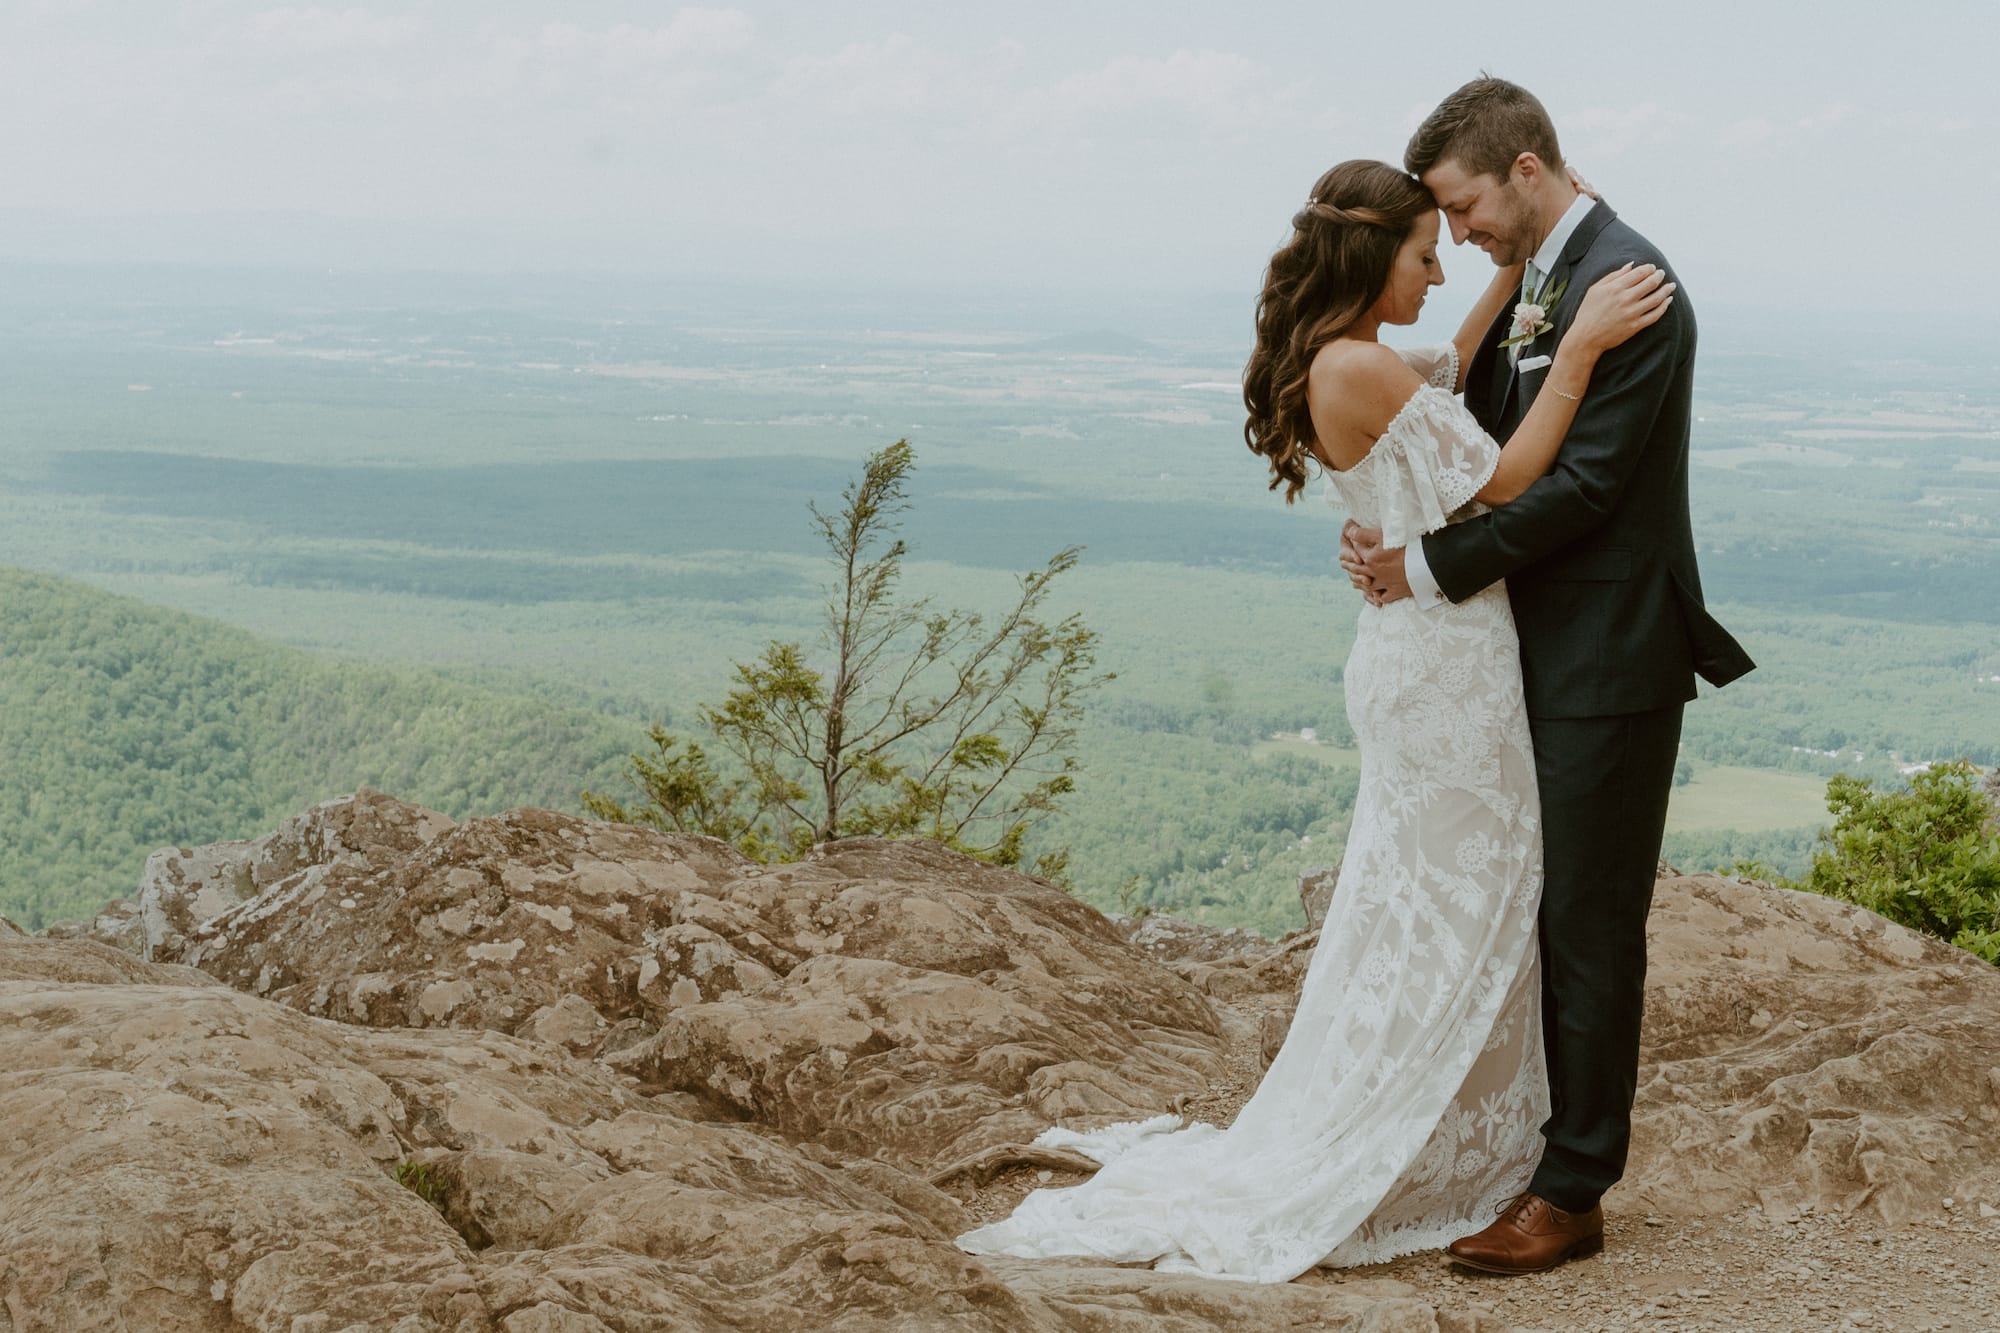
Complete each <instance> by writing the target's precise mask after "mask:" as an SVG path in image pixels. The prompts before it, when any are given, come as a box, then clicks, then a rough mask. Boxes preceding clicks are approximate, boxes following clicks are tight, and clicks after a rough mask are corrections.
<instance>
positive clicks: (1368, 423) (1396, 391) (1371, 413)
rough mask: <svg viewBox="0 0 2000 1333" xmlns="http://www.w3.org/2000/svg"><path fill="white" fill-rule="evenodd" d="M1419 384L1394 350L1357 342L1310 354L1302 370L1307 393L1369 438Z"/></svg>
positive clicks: (1385, 424) (1340, 342) (1420, 379)
mask: <svg viewBox="0 0 2000 1333" xmlns="http://www.w3.org/2000/svg"><path fill="white" fill-rule="evenodd" d="M1423 383H1424V380H1423V377H1422V376H1420V375H1418V374H1417V372H1416V371H1414V370H1412V369H1411V368H1410V366H1409V363H1408V362H1406V361H1404V360H1403V358H1402V357H1401V356H1399V355H1397V353H1396V351H1395V349H1394V348H1390V347H1384V346H1383V345H1382V344H1381V343H1378V342H1371V341H1364V340H1362V339H1359V338H1335V339H1334V340H1333V341H1332V342H1330V343H1328V344H1327V345H1326V346H1324V347H1322V348H1320V349H1319V351H1318V352H1317V353H1316V354H1315V355H1314V356H1313V362H1312V368H1311V369H1310V370H1309V371H1308V372H1307V393H1308V395H1309V396H1310V397H1312V398H1313V399H1315V400H1317V402H1319V403H1323V404H1325V405H1326V407H1327V408H1328V409H1330V410H1331V411H1332V412H1333V413H1334V414H1335V415H1337V416H1338V417H1339V418H1341V419H1343V420H1345V421H1348V422H1352V423H1353V424H1354V425H1356V426H1358V427H1360V428H1361V429H1362V430H1363V431H1364V432H1366V433H1367V434H1368V435H1369V436H1370V437H1371V438H1372V437H1373V436H1376V435H1380V434H1381V433H1382V431H1383V430H1385V429H1386V428H1387V427H1388V425H1389V423H1390V421H1392V420H1394V419H1395V416H1396V413H1398V412H1400V411H1401V410H1402V408H1403V404H1405V403H1407V402H1409V401H1410V395H1411V394H1413V393H1415V392H1416V391H1417V390H1418V389H1419V388H1421V387H1422V386H1423Z"/></svg>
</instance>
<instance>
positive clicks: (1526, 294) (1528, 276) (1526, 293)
mask: <svg viewBox="0 0 2000 1333" xmlns="http://www.w3.org/2000/svg"><path fill="white" fill-rule="evenodd" d="M1541 286H1542V271H1541V270H1540V269H1538V268H1536V267H1535V261H1534V260H1532V259H1530V260H1529V261H1528V265H1527V267H1526V268H1524V269H1522V270H1521V303H1522V304H1523V305H1526V304H1527V303H1528V302H1529V301H1532V300H1534V299H1535V293H1536V292H1537V291H1539V290H1541ZM1525 345H1526V344H1524V343H1515V344H1514V345H1513V346H1512V347H1509V348H1508V349H1507V354H1508V359H1509V361H1510V363H1512V362H1518V361H1520V359H1521V348H1522V347H1523V346H1525Z"/></svg>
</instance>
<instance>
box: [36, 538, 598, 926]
mask: <svg viewBox="0 0 2000 1333" xmlns="http://www.w3.org/2000/svg"><path fill="white" fill-rule="evenodd" d="M633 729H634V728H633V727H632V725H631V724H630V723H629V722H619V721H616V720H614V719H612V718H609V717H605V716H602V715H599V714H596V713H592V712H588V711H585V710H582V709H577V708H571V707H564V706H561V705H558V704H554V703H547V702H544V701H541V700H537V699H531V698H526V697H522V696H516V695H508V694H503V693H499V692H496V691H492V690H485V689H479V688H476V687H473V686H468V685H464V684H460V683H457V682H454V681H450V680H447V679H445V678H443V677H441V676H438V675H435V674H433V673H431V672H428V671H425V670H423V669H421V668H414V667H402V666H377V665H372V664H362V663H350V662H341V661H337V660H332V659H327V658H322V657H318V656H315V655H314V654H311V653H307V652H304V651H302V650H299V649H295V648H289V647H286V646H283V645H280V644H274V643H271V642H268V641H266V640H263V639H259V638H257V637H256V636H255V635H252V634H249V633H247V632H245V631H243V630H239V629H235V628H232V627H229V626H226V625H223V624H220V623H218V622H215V621H210V620H204V619H202V618H200V617H197V616H191V615H186V614H183V613H181V612H178V611H171V610H167V609H165V608H161V607H157V606H152V605H150V604H148V603H145V602H141V601H138V600H135V599H132V598H128V597H121V596H117V595H114V594H111V593H107V592H104V591H102V590H100V589H97V588H93V587H91V586H89V585H88V584H84V583H79V582H76V581H74V580H70V579H64V578H57V577H54V576H51V575H46V574H40V573H35V572H32V571H29V570H25V569H20V568H16V567H13V566H0V913H4V914H5V915H7V916H10V917H13V918H14V919H15V920H17V921H19V922H21V923H22V924H24V925H26V926H28V928H29V929H36V928H38V927H39V926H41V925H43V924H46V923H47V922H49V921H52V920H59V919H62V918H64V917H72V916H81V915H86V914H88V913H89V912H92V911H94V910H96V909H97V908H98V907H99V906H100V905H101V904H102V903H104V902H105V901H106V900H107V899H109V898H113V897H117V896H121V895H128V894H130V893H131V892H132V891H133V889H134V887H135V885H136V884H137V882H138V875H139V869H140V867H141V866H142V865H143V864H144V861H145V858H146V856H147V854H148V853H149V852H151V851H152V850H153V849H155V848H157V847H161V846H167V845H189V844H196V843H207V842H213V841H216V840H218V839H227V838H237V837H245V836H248V835H250V834H252V833H254V832H257V831H259V830H261V829H264V828H266V827H268V826H269V825H270V824H271V823H272V821H273V819H274V818H276V817H279V816H282V815H283V814H284V813H285V812H287V811H290V810H294V809H297V808H299V807H300V806H302V805H304V804H309V803H311V802H314V801H318V800H323V799H326V798H327V797H330V796H334V795H337V794H339V793H342V792H347V791H352V790H353V789H354V788H355V787H357V786H360V785H375V786H387V787H394V788H399V789H401V790H405V791H409V792H411V793H413V794H416V795H417V798H418V799H420V800H422V801H423V802H425V803H426V804H428V805H431V806H433V807H435V808H437V809H439V810H442V811H445V812H447V813H449V814H452V815H454V816H456V817H463V816H464V815H466V814H468V813H472V812H478V813H486V812H490V811H494V810H499V809H503V808H506V807H511V806H517V805H537V806H540V805H547V806H553V807H555V808H559V809H575V808H576V807H577V805H578V801H577V797H578V793H579V792H580V791H581V789H582V788H583V787H585V786H591V785H595V786H600V787H601V786H606V785H610V784H611V783H612V782H614V781H615V780H616V778H617V774H618V771H619V768H620V761H621V759H622V756H623V754H624V752H625V751H626V750H628V749H629V748H630V741H631V737H630V734H629V733H630V732H631V731H632V730H633Z"/></svg>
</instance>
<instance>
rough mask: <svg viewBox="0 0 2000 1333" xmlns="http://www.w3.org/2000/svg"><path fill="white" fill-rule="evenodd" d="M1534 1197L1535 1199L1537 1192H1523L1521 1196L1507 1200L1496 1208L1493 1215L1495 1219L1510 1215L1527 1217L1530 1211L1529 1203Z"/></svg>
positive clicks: (1517, 1195)
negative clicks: (1516, 1214)
mask: <svg viewBox="0 0 2000 1333" xmlns="http://www.w3.org/2000/svg"><path fill="white" fill-rule="evenodd" d="M1534 1197H1535V1192H1534V1191H1533V1190H1523V1191H1521V1192H1520V1193H1519V1194H1516V1195H1515V1196H1514V1197H1513V1198H1511V1199H1509V1200H1507V1201H1506V1202H1505V1203H1502V1204H1499V1205H1498V1206H1496V1207H1495V1208H1494V1209H1493V1215H1494V1216H1495V1217H1506V1216H1507V1215H1509V1214H1510V1213H1520V1214H1523V1215H1525V1214H1526V1213H1527V1210H1528V1203H1529V1201H1530V1200H1532V1199H1533V1198H1534Z"/></svg>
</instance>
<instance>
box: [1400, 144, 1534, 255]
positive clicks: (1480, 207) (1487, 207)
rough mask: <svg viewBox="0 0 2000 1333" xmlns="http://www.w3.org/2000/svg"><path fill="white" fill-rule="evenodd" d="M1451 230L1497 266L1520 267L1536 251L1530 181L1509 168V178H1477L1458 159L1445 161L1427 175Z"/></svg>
mask: <svg viewBox="0 0 2000 1333" xmlns="http://www.w3.org/2000/svg"><path fill="white" fill-rule="evenodd" d="M1423 182H1424V184H1425V185H1427V186H1429V187H1430V192H1431V194H1433V195H1434V196H1436V198H1437V201H1438V207H1439V208H1440V209H1442V210H1443V211H1444V218H1445V221H1446V222H1447V223H1448V224H1450V226H1451V239H1452V241H1453V242H1454V243H1455V244H1458V245H1464V244H1465V243H1466V242H1467V241H1471V242H1472V243H1473V244H1474V245H1476V246H1478V247H1479V248H1480V249H1482V250H1484V251H1485V252H1486V255H1487V257H1488V258H1489V259H1491V260H1492V261H1493V263H1494V265H1495V266H1496V267H1499V268H1505V267H1506V266H1507V265H1509V264H1518V263H1520V262H1521V261H1522V260H1524V259H1527V258H1528V257H1529V256H1531V255H1533V254H1534V253H1535V246H1536V243H1537V242H1536V234H1535V210H1534V204H1533V202H1532V201H1531V200H1530V199H1529V197H1528V186H1527V182H1526V181H1525V180H1523V179H1522V178H1521V177H1520V175H1519V173H1518V172H1516V171H1512V170H1510V171H1509V172H1508V173H1507V176H1506V178H1505V179H1502V178H1501V177H1498V176H1495V175H1493V174H1491V173H1490V172H1481V173H1479V174H1477V175H1474V174H1473V173H1471V172H1469V171H1467V170H1466V169H1465V168H1464V167H1463V166H1461V165H1460V164H1459V163H1458V162H1457V160H1455V159H1453V158H1449V157H1447V158H1445V159H1443V160H1442V161H1440V162H1438V164H1437V165H1436V166H1434V167H1432V168H1431V169H1430V170H1429V171H1426V172H1425V173H1424V174H1423Z"/></svg>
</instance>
